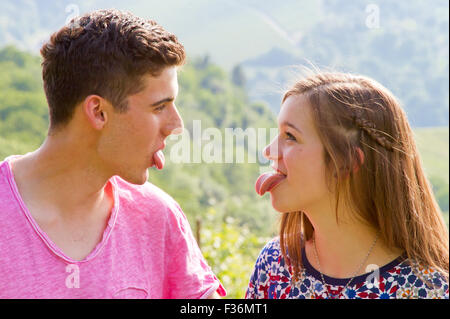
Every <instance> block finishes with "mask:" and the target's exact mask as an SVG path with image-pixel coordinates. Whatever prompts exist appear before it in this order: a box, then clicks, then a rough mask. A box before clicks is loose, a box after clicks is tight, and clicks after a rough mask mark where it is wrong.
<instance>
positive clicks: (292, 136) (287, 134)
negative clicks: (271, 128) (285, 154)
mask: <svg viewBox="0 0 450 319" xmlns="http://www.w3.org/2000/svg"><path fill="white" fill-rule="evenodd" d="M285 134H286V139H287V140H292V141H296V140H297V139H296V138H295V136H294V135H292V134H291V133H289V132H286V133H285Z"/></svg>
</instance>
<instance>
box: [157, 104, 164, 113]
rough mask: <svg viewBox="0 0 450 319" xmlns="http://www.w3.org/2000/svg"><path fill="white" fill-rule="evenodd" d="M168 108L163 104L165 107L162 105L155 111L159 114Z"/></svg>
mask: <svg viewBox="0 0 450 319" xmlns="http://www.w3.org/2000/svg"><path fill="white" fill-rule="evenodd" d="M165 107H166V105H165V104H163V105H161V106H158V107H157V108H155V111H157V112H161V111H162V110H164V108H165Z"/></svg>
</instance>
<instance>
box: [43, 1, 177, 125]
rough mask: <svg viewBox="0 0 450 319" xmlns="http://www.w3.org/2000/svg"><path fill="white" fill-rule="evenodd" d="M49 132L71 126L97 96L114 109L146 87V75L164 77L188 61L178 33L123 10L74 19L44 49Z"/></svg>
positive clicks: (125, 104)
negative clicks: (88, 100) (89, 99)
mask: <svg viewBox="0 0 450 319" xmlns="http://www.w3.org/2000/svg"><path fill="white" fill-rule="evenodd" d="M41 55H42V57H43V61H42V77H43V82H44V90H45V94H46V96H47V102H48V106H49V112H50V131H52V130H54V129H56V128H59V127H62V126H64V125H65V124H67V123H68V122H69V121H70V120H71V118H72V116H73V113H74V110H75V106H76V105H77V104H78V103H80V102H81V101H83V100H84V99H85V98H86V97H87V96H88V95H91V94H97V95H99V96H101V97H103V98H105V99H107V100H108V101H110V102H111V103H112V105H113V106H114V108H115V110H117V111H118V112H125V111H126V110H127V107H128V106H127V99H126V98H127V96H129V95H131V94H135V93H137V92H139V91H140V90H141V89H142V88H143V83H142V81H141V79H142V77H143V75H146V74H151V75H153V76H157V75H159V74H160V73H161V72H162V71H163V69H165V68H166V67H169V66H179V65H182V64H183V63H184V61H185V51H184V47H183V45H182V44H181V43H179V42H178V40H177V38H176V37H175V35H173V34H171V33H169V32H167V31H166V30H164V29H163V28H162V27H161V26H160V25H159V24H157V23H156V22H155V21H153V20H145V19H142V18H139V17H137V16H135V15H133V14H131V13H129V12H122V11H119V10H114V9H111V10H97V11H93V12H90V13H87V14H85V15H83V16H80V17H78V18H75V19H73V20H72V21H71V22H70V23H69V24H68V25H65V26H64V27H63V28H61V29H60V30H59V31H57V32H55V33H54V34H53V35H52V36H51V37H50V40H49V41H48V42H47V43H45V44H44V45H43V46H42V48H41Z"/></svg>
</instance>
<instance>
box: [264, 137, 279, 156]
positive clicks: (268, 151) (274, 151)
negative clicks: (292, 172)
mask: <svg viewBox="0 0 450 319" xmlns="http://www.w3.org/2000/svg"><path fill="white" fill-rule="evenodd" d="M263 155H264V157H265V158H267V159H268V160H271V161H273V160H278V159H280V158H281V152H280V147H279V141H278V138H275V139H274V140H273V141H272V142H271V143H270V144H269V145H267V146H266V147H265V148H264V150H263Z"/></svg>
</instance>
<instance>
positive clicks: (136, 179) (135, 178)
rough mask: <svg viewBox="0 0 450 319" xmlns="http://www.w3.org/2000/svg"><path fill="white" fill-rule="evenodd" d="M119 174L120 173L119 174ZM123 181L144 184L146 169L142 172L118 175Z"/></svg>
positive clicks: (146, 176) (146, 175) (146, 177)
mask: <svg viewBox="0 0 450 319" xmlns="http://www.w3.org/2000/svg"><path fill="white" fill-rule="evenodd" d="M119 176H120V175H119ZM120 178H122V179H123V180H124V181H126V182H128V183H130V184H134V185H144V184H145V183H146V182H147V181H148V169H146V170H145V173H143V174H140V175H139V174H136V175H127V176H120Z"/></svg>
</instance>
